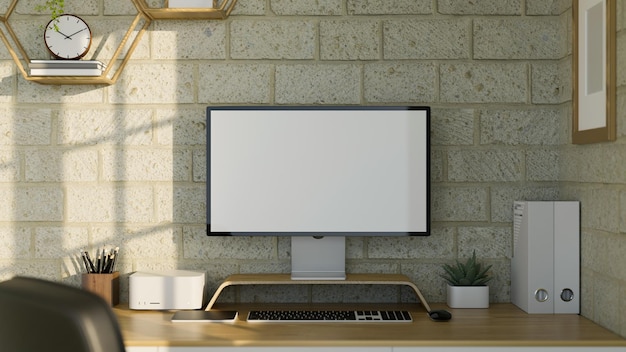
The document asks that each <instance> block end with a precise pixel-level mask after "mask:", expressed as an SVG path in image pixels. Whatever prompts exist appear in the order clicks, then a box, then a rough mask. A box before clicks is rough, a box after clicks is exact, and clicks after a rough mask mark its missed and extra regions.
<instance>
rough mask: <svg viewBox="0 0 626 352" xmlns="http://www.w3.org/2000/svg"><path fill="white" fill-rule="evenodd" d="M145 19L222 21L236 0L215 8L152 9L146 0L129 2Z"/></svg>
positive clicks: (226, 0)
mask: <svg viewBox="0 0 626 352" xmlns="http://www.w3.org/2000/svg"><path fill="white" fill-rule="evenodd" d="M131 1H132V2H133V3H134V4H135V6H136V7H137V8H138V9H140V11H142V12H143V13H144V14H145V15H146V16H147V17H149V18H150V19H152V20H173V19H177V20H223V19H226V18H227V17H228V16H229V15H230V13H231V11H232V10H233V8H234V7H235V4H236V3H237V0H223V1H222V2H221V4H219V6H218V7H216V8H206V9H203V8H189V9H182V8H152V7H148V4H147V3H146V0H131Z"/></svg>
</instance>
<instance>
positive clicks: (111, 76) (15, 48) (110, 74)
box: [0, 0, 151, 85]
mask: <svg viewBox="0 0 626 352" xmlns="http://www.w3.org/2000/svg"><path fill="white" fill-rule="evenodd" d="M18 2H19V0H13V1H12V2H11V4H10V5H9V8H8V10H7V12H6V14H5V15H4V16H0V22H1V23H3V24H4V26H5V28H6V30H7V32H8V37H7V35H5V33H4V32H3V31H2V30H1V29H0V39H2V41H3V42H4V44H5V45H6V47H7V49H8V51H9V54H10V55H11V57H12V58H13V61H15V63H16V65H17V68H18V69H19V71H20V73H21V74H22V76H24V78H25V79H26V80H27V81H33V82H37V83H41V84H104V85H110V84H113V83H115V81H116V80H117V79H118V77H119V75H120V74H121V73H122V70H123V69H124V67H125V66H126V63H127V62H128V60H129V59H130V56H131V54H132V53H133V51H134V50H135V48H136V47H137V45H138V44H139V40H140V39H141V37H142V35H143V33H144V32H145V31H146V29H147V28H148V26H149V25H150V23H151V19H150V18H149V17H147V16H146V15H145V14H144V12H143V11H141V9H139V8H137V15H136V16H135V18H134V20H133V21H132V23H131V24H130V27H129V28H128V30H127V31H126V34H125V35H124V37H123V38H122V40H121V41H120V43H119V45H118V47H117V49H116V50H115V52H114V53H113V56H112V57H111V59H110V60H109V64H108V65H107V67H106V69H105V70H104V71H103V72H102V74H101V75H100V76H31V75H29V74H28V72H27V68H26V67H27V65H28V63H29V62H30V61H31V60H30V58H29V57H28V54H27V53H26V50H25V49H24V47H23V46H22V44H21V43H20V41H19V39H18V37H17V35H16V34H15V31H14V30H13V28H12V27H11V25H10V23H9V17H10V16H11V14H12V13H13V11H14V10H15V7H16V6H17V3H18ZM142 21H143V24H142V23H141V22H142ZM136 28H139V30H138V32H137V33H136V35H135V37H134V38H133V40H132V42H131V43H130V45H129V47H128V51H127V52H126V54H125V55H124V57H123V58H122V59H121V62H119V63H117V60H118V58H119V57H120V55H121V53H122V51H123V50H124V48H125V47H126V45H127V44H128V41H129V39H130V38H131V36H132V34H133V31H134V30H135V29H136ZM24 63H26V65H25V64H24ZM114 67H115V70H113V68H114Z"/></svg>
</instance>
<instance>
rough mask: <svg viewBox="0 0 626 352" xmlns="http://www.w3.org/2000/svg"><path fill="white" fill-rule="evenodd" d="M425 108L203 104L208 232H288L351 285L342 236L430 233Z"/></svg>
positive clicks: (317, 272)
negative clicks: (346, 268) (347, 275)
mask: <svg viewBox="0 0 626 352" xmlns="http://www.w3.org/2000/svg"><path fill="white" fill-rule="evenodd" d="M429 134H430V109H429V108H428V107H318V106H315V107H313V106H310V107H209V108H207V234H208V235H209V236H215V235H221V236H223V235H231V236H237V235H241V236H291V240H292V252H291V256H292V278H293V279H345V237H346V236H411V235H422V236H427V235H429V230H430V143H429Z"/></svg>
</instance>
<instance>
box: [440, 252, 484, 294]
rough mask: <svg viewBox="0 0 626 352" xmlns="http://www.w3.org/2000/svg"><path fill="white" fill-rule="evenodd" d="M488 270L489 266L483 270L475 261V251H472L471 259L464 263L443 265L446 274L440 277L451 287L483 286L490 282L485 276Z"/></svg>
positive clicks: (457, 262)
mask: <svg viewBox="0 0 626 352" xmlns="http://www.w3.org/2000/svg"><path fill="white" fill-rule="evenodd" d="M489 269H491V265H489V266H486V267H484V268H483V265H482V264H481V263H479V262H477V261H476V251H474V252H473V253H472V257H471V258H469V259H467V261H466V262H465V263H461V262H459V261H458V260H457V261H456V265H450V264H444V265H443V270H445V272H446V274H445V275H441V277H442V278H444V279H445V280H446V281H447V282H448V283H449V284H450V285H452V286H484V285H485V284H486V283H487V282H489V280H491V277H490V276H489V275H488V274H487V271H489Z"/></svg>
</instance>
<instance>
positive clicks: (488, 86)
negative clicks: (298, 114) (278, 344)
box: [0, 0, 626, 335]
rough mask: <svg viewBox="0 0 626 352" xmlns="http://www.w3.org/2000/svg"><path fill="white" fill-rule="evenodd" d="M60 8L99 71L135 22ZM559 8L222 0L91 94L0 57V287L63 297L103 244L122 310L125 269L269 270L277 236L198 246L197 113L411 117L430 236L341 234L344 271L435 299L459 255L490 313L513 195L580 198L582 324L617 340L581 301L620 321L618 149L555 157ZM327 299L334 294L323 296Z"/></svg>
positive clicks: (31, 34)
mask: <svg viewBox="0 0 626 352" xmlns="http://www.w3.org/2000/svg"><path fill="white" fill-rule="evenodd" d="M162 3H163V1H162V0H150V1H149V4H150V6H153V7H158V6H161V5H162ZM0 6H7V1H0ZM67 6H68V11H69V12H73V13H77V14H79V15H81V16H83V17H84V18H85V19H86V20H87V21H88V22H89V23H90V25H91V26H92V31H93V32H94V46H93V48H92V52H91V53H90V55H93V57H97V58H100V59H106V58H108V57H110V56H111V55H112V52H113V50H114V49H115V48H116V46H117V44H116V43H117V42H119V40H120V39H121V37H122V36H123V34H124V32H125V30H126V28H127V26H128V24H129V23H130V21H131V20H132V18H133V16H134V14H135V13H136V9H134V7H133V6H132V5H131V4H130V1H104V0H89V1H79V2H72V1H69V2H68V5H67ZM570 6H571V4H570V1H569V0H557V1H542V0H525V1H522V0H488V1H487V0H486V1H465V0H463V1H460V0H436V1H432V0H396V1H386V0H343V1H342V0H324V1H295V0H239V1H238V3H237V5H236V7H235V10H234V11H233V15H232V16H231V17H230V18H229V19H227V20H225V21H192V20H190V21H184V20H175V21H155V22H153V24H152V26H151V27H150V29H149V30H148V32H147V33H146V34H145V36H144V37H143V38H142V40H141V42H140V43H139V46H138V48H137V49H136V50H135V52H134V54H133V57H132V58H131V60H130V62H129V64H128V66H127V67H126V69H125V70H124V72H123V73H122V75H121V76H120V79H119V80H118V81H117V83H116V84H115V85H112V86H106V87H103V86H89V85H87V86H72V85H65V86H46V85H39V84H36V83H31V82H27V81H26V80H24V79H23V78H22V77H21V75H19V73H18V72H17V70H16V68H15V65H14V63H13V61H12V60H11V58H10V56H9V55H8V53H7V51H6V49H5V48H4V46H0V77H1V78H2V79H1V80H0V103H1V104H2V105H1V106H0V199H1V200H2V203H0V204H1V205H0V279H5V278H8V277H10V276H12V275H15V274H28V275H34V276H39V277H46V278H50V279H54V280H60V281H64V282H67V283H70V284H74V285H78V283H79V279H78V276H77V275H76V267H77V264H76V263H75V262H74V263H72V256H73V255H74V254H75V253H76V252H77V251H78V250H79V249H81V248H87V249H88V248H92V247H97V246H102V245H108V246H115V245H119V246H120V247H121V248H122V252H121V262H120V267H119V268H120V270H121V271H122V274H123V275H122V295H121V298H122V301H124V300H126V299H127V275H128V273H130V272H131V271H133V270H144V269H146V270H147V269H166V268H175V267H177V268H185V269H193V270H205V271H206V272H207V278H208V283H209V285H208V286H209V287H208V289H209V290H211V289H214V288H215V287H216V285H217V283H218V282H219V281H220V280H221V279H223V278H224V277H225V276H227V275H229V274H231V273H236V272H286V271H287V270H288V269H289V253H290V249H289V240H288V239H286V238H274V237H260V238H253V239H250V238H235V239H232V238H207V237H206V236H205V225H204V221H205V216H206V215H205V214H206V213H205V212H206V204H205V193H206V190H205V182H206V178H207V175H206V171H205V168H206V160H205V158H206V153H205V144H206V136H205V133H206V130H205V128H206V125H205V109H206V107H207V105H242V104H243V105H259V104H261V105H271V104H285V105H287V104H296V105H301V104H323V105H333V104H336V105H396V104H399V105H404V104H420V105H430V106H432V107H433V110H432V112H433V114H432V117H433V121H432V126H431V130H432V146H433V151H432V154H431V157H432V158H431V162H432V172H431V179H432V180H433V190H432V196H433V201H432V219H433V233H432V236H431V237H426V238H350V239H349V240H348V249H347V252H348V258H350V260H349V263H348V270H349V271H362V272H401V273H404V274H407V275H409V276H410V277H411V278H412V279H413V280H415V282H418V284H419V285H420V287H421V289H422V291H423V292H424V293H425V295H426V296H427V298H428V299H429V300H431V301H443V300H444V299H445V292H444V290H443V282H442V280H441V279H440V278H439V276H438V275H437V274H438V272H440V271H441V264H442V263H444V262H451V261H453V260H454V259H455V258H457V257H466V256H468V255H470V254H471V252H472V250H474V249H475V250H476V251H477V253H478V255H479V256H481V257H483V258H485V260H486V261H488V262H489V263H491V264H494V281H493V283H492V290H491V292H492V297H491V300H492V301H494V302H499V301H505V302H506V301H508V300H509V291H508V284H509V280H510V277H509V269H510V268H509V262H510V260H509V259H510V257H511V252H512V248H511V246H512V244H511V236H512V235H511V221H512V216H511V204H512V201H514V200H517V199H528V200H539V199H545V200H550V199H557V198H563V199H581V200H582V201H583V228H584V231H583V232H584V237H583V263H584V267H583V284H584V292H585V294H586V297H585V298H583V312H584V313H585V315H587V316H590V317H591V318H593V319H595V320H596V321H600V322H601V323H603V324H604V325H606V326H608V327H610V328H611V329H612V330H615V331H618V332H620V333H622V334H623V335H626V324H625V323H624V322H623V321H621V322H620V321H619V319H617V318H616V314H620V313H614V312H609V311H607V309H608V308H603V307H614V306H616V305H617V304H613V303H614V302H613V301H610V303H611V304H604V303H606V302H605V300H606V299H608V298H603V297H605V296H603V295H601V294H598V293H599V292H603V290H605V289H606V290H608V292H610V293H611V294H612V297H621V298H619V303H620V304H621V306H622V307H626V303H625V302H624V299H625V298H624V297H626V295H625V294H623V292H624V287H626V284H625V282H626V272H625V271H624V269H623V268H625V267H626V265H621V264H620V263H622V264H623V260H624V259H623V258H625V257H626V256H623V255H621V252H620V248H621V249H623V248H624V246H625V245H624V242H625V240H624V238H623V237H624V236H622V235H620V234H622V233H623V232H626V230H625V229H626V216H623V215H622V213H624V212H623V211H620V207H623V204H626V195H625V194H626V192H624V190H623V189H622V188H623V185H624V174H625V172H626V171H625V170H626V167H625V166H624V165H626V160H624V159H625V158H626V157H624V155H626V151H625V150H624V148H623V147H622V143H620V142H618V143H612V144H601V145H592V146H587V147H579V146H574V147H572V146H568V145H567V143H568V141H569V137H568V136H569V127H568V126H569V114H570V111H571V108H570V101H571V98H570V95H571V85H572V83H571V72H570V71H571V70H570V65H571V58H570V56H569V55H571V53H570V51H571V44H570V43H569V39H570V36H569V33H568V30H569V29H568V28H569V26H570V23H569V22H570V21H569V16H570V11H569V9H570ZM624 6H625V5H624V2H623V1H621V0H620V1H618V10H619V11H618V12H619V15H618V16H619V21H618V27H619V28H620V30H623V28H625V27H626V26H625V25H624V23H625V18H626V15H624V13H626V11H624ZM101 11H102V13H100V12H101ZM12 20H14V22H12V25H13V26H14V28H15V29H16V30H17V31H18V34H19V35H20V39H21V40H22V43H23V44H24V46H25V49H26V50H27V51H28V52H29V54H30V56H31V57H32V58H40V57H43V56H45V48H44V47H43V45H42V44H41V40H40V39H41V38H37V36H38V35H40V31H39V30H38V28H39V26H40V25H42V24H45V22H47V20H46V16H45V15H37V14H36V13H35V12H34V11H33V10H32V2H31V1H20V3H19V6H18V8H17V9H16V13H15V15H14V16H12ZM111 31H112V32H111ZM621 34H623V33H621V32H620V35H618V38H619V39H618V40H619V43H622V42H623V37H624V36H623V35H621ZM618 47H619V48H620V49H619V50H618V55H619V57H620V58H621V57H622V56H623V54H624V50H622V47H626V46H624V45H621V44H620V45H618ZM620 62H624V60H621V61H620ZM620 67H621V66H620ZM623 72H626V70H621V69H620V70H619V73H618V82H619V85H620V89H619V90H618V101H619V104H620V105H619V106H625V105H626V103H625V102H626V99H625V98H624V92H623V91H622V90H621V88H623V86H624V84H626V79H625V78H624V77H626V75H624V74H623ZM622 110H625V109H620V112H619V116H620V117H619V118H620V121H621V122H624V121H623V120H625V118H624V117H625V116H626V115H625V114H624V113H623V111H622ZM621 122H618V126H624V125H626V123H621ZM619 131H621V132H620V133H619V135H620V136H622V135H623V134H624V133H623V131H624V128H623V127H620V130H619ZM600 254H602V255H600ZM605 256H609V258H605ZM620 290H621V291H620ZM262 294H263V296H267V297H272V295H273V292H263V293H262ZM300 294H301V292H286V293H285V294H284V297H282V298H281V299H301V298H300V297H298V295H300ZM304 294H305V295H308V293H306V292H305V293H304ZM368 294H369V293H368ZM339 295H341V297H348V296H349V295H346V294H345V293H342V292H328V294H327V297H325V299H329V300H332V299H334V298H336V297H338V296H339ZM243 296H246V294H245V293H244V294H243ZM366 296H367V295H366ZM348 298H349V297H348ZM405 298H406V297H405ZM231 299H234V296H233V297H231ZM604 316H606V317H607V318H603V317H604ZM621 316H626V313H624V312H622V314H621Z"/></svg>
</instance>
